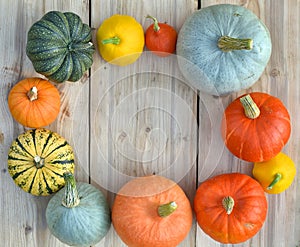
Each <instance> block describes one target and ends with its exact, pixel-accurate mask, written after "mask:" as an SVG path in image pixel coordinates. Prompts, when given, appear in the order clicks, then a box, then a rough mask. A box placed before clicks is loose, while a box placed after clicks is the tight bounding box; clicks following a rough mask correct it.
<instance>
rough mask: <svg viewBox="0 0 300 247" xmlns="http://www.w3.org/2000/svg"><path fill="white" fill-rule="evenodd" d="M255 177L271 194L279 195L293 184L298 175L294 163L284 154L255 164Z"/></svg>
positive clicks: (253, 171)
mask: <svg viewBox="0 0 300 247" xmlns="http://www.w3.org/2000/svg"><path fill="white" fill-rule="evenodd" d="M252 173H253V176H254V178H255V179H256V180H258V182H259V183H260V184H261V186H262V187H263V189H264V191H265V192H267V193H269V194H279V193H281V192H283V191H284V190H286V189H287V188H288V187H290V185H291V184H292V183H293V180H294V177H295V175H296V167H295V164H294V162H293V161H292V160H291V159H290V157H289V156H287V155H286V154H284V153H279V154H277V155H276V156H275V157H274V158H272V159H270V160H268V161H264V162H257V163H254V167H253V170H252Z"/></svg>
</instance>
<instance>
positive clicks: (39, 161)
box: [33, 155, 45, 168]
mask: <svg viewBox="0 0 300 247" xmlns="http://www.w3.org/2000/svg"><path fill="white" fill-rule="evenodd" d="M33 160H34V164H35V166H36V167H37V168H41V167H43V166H44V165H45V160H44V159H43V158H41V157H40V156H39V155H36V156H35V157H34V158H33Z"/></svg>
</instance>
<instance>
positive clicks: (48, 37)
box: [26, 11, 95, 83]
mask: <svg viewBox="0 0 300 247" xmlns="http://www.w3.org/2000/svg"><path fill="white" fill-rule="evenodd" d="M91 39H92V33H91V28H90V27H89V26H88V25H87V24H84V23H82V20H81V19H80V17H79V16H78V15H76V14H75V13H72V12H65V13H62V12H59V11H50V12H48V13H46V14H45V15H44V16H43V17H42V18H41V19H40V20H39V21H37V22H36V23H34V24H33V25H32V26H31V27H30V29H29V31H28V34H27V44H26V54H27V56H28V58H29V59H30V60H31V62H32V64H33V67H34V69H35V70H36V72H38V73H40V74H42V75H44V76H46V77H47V78H48V79H49V80H51V81H54V82H57V83H62V82H64V81H73V82H74V81H78V80H79V79H80V78H81V77H82V76H83V74H84V73H85V72H86V71H87V70H88V69H89V68H90V67H91V66H92V63H93V53H94V51H95V48H94V45H93V43H92V42H91Z"/></svg>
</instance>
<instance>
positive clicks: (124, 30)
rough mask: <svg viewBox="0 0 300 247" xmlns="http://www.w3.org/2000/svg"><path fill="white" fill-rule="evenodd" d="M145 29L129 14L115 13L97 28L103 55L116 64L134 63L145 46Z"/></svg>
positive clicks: (98, 41)
mask: <svg viewBox="0 0 300 247" xmlns="http://www.w3.org/2000/svg"><path fill="white" fill-rule="evenodd" d="M144 43H145V40H144V30H143V27H142V26H141V24H140V23H138V22H137V21H136V20H135V19H134V18H133V17H131V16H129V15H117V14H116V15H113V16H111V17H109V18H107V19H105V20H104V21H103V22H102V24H101V25H100V27H99V28H98V30H97V44H98V50H99V53H100V55H101V57H102V58H103V59H104V60H105V61H107V62H109V63H111V64H114V65H119V66H125V65H129V64H131V63H134V62H135V61H136V60H137V59H138V58H139V57H140V56H141V54H142V52H143V48H144Z"/></svg>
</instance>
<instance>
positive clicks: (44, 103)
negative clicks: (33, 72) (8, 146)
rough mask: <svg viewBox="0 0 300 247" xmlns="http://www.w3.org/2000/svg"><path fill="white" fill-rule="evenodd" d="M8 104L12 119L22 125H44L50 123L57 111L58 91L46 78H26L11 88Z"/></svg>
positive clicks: (35, 126)
mask: <svg viewBox="0 0 300 247" xmlns="http://www.w3.org/2000/svg"><path fill="white" fill-rule="evenodd" d="M8 106H9V110H10V112H11V114H12V116H13V117H14V119H15V120H16V121H17V122H19V123H20V124H22V125H23V126H26V127H30V128H40V127H44V126H47V125H49V124H50V123H52V122H53V121H54V120H55V119H56V117H57V115H58V113H59V110H60V95H59V91H58V90H57V88H56V87H54V86H53V85H52V84H51V83H50V82H49V81H47V80H44V79H41V78H27V79H24V80H22V81H20V82H18V83H17V84H16V85H15V86H14V87H13V88H12V89H11V91H10V93H9V95H8Z"/></svg>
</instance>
